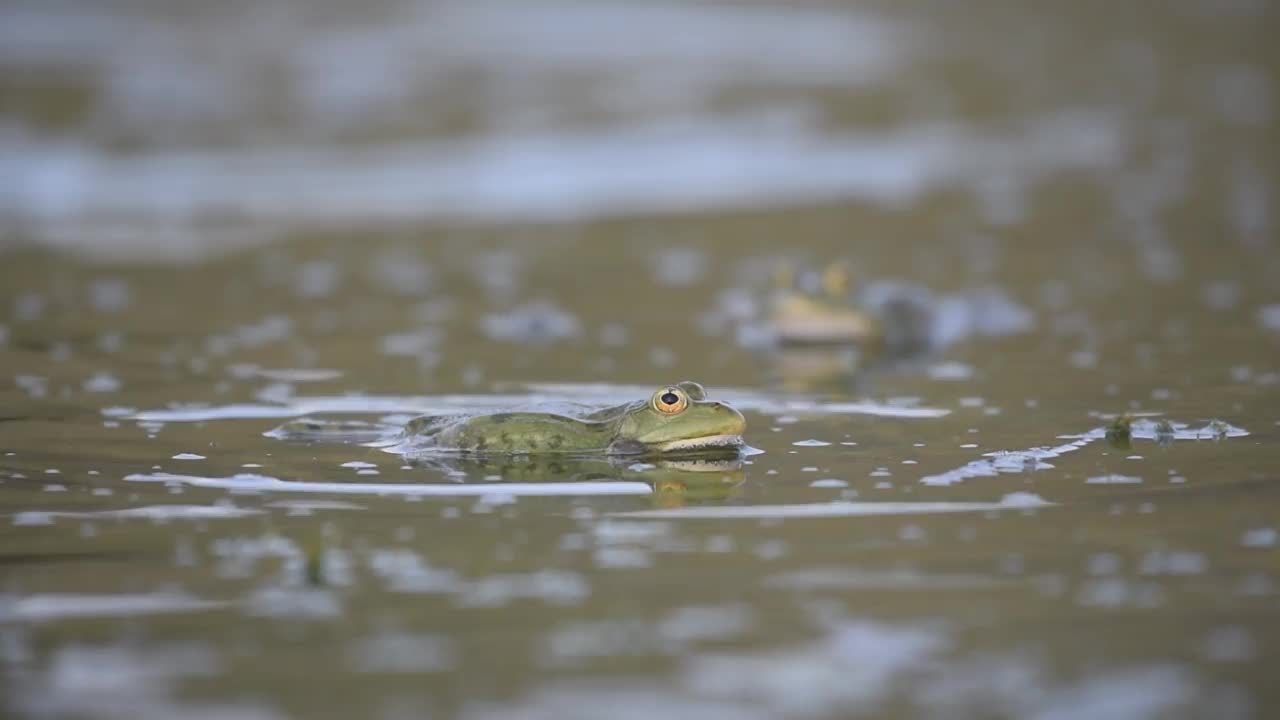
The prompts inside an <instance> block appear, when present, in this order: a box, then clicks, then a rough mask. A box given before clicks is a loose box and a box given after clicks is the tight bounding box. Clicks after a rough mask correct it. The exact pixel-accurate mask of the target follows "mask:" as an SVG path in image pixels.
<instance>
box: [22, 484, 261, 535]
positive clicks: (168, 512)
mask: <svg viewBox="0 0 1280 720" xmlns="http://www.w3.org/2000/svg"><path fill="white" fill-rule="evenodd" d="M126 479H128V478H126ZM262 512H263V511H261V510H255V509H253V508H242V507H235V506H234V505H145V506H143V507H135V508H123V509H119V510H85V511H80V512H73V511H67V510H27V511H24V512H20V513H14V515H13V522H14V524H15V525H44V524H48V523H49V522H50V521H51V520H52V519H54V518H79V519H82V520H106V519H119V520H128V519H133V518H145V519H149V520H159V521H163V520H215V519H221V518H239V517H248V516H251V515H261V514H262Z"/></svg>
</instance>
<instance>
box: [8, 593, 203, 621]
mask: <svg viewBox="0 0 1280 720" xmlns="http://www.w3.org/2000/svg"><path fill="white" fill-rule="evenodd" d="M226 604H227V603H224V602H218V601H212V600H202V599H200V598H197V597H193V596H191V595H187V594H185V593H174V592H157V593H132V594H130V593H121V594H80V593H43V594H36V595H21V596H16V597H14V596H5V595H0V621H8V622H51V621H57V620H66V619H70V618H94V617H102V618H107V617H133V616H137V615H157V614H162V613H179V612H198V611H201V610H211V609H217V608H221V607H225V606H226Z"/></svg>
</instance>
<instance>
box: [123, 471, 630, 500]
mask: <svg viewBox="0 0 1280 720" xmlns="http://www.w3.org/2000/svg"><path fill="white" fill-rule="evenodd" d="M125 480H127V481H129V482H158V483H181V484H183V485H190V486H192V487H201V488H217V489H223V490H256V491H259V492H295V493H329V494H334V495H391V496H429V497H459V496H492V495H493V494H494V493H501V494H505V495H512V496H555V495H649V494H652V492H653V488H651V487H650V486H649V485H648V484H646V483H642V482H627V481H620V482H564V483H518V482H511V483H450V484H423V483H417V484H415V483H360V482H310V481H288V480H281V479H279V478H275V477H271V476H269V475H254V474H248V473H242V474H237V475H232V476H231V477H221V478H214V477H201V476H198V475H174V474H171V473H136V474H133V475H127V476H125Z"/></svg>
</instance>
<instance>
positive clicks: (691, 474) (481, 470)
mask: <svg viewBox="0 0 1280 720" xmlns="http://www.w3.org/2000/svg"><path fill="white" fill-rule="evenodd" d="M406 460H407V462H409V463H410V464H411V465H413V466H416V467H427V468H433V469H435V470H438V471H442V472H445V473H447V474H448V475H449V477H450V478H451V479H452V480H453V481H455V482H464V483H469V482H477V483H480V482H485V483H490V482H493V480H494V479H495V478H501V480H502V482H505V483H584V482H592V481H605V482H608V481H615V480H621V481H628V482H642V483H644V484H646V485H648V486H649V487H650V488H652V489H653V493H652V494H651V495H650V499H651V501H652V502H653V504H654V505H655V506H657V507H680V506H683V505H687V504H690V503H692V504H699V503H720V502H724V501H725V500H728V499H729V498H731V497H733V496H734V495H736V494H737V493H738V492H739V491H740V490H741V488H742V485H743V482H744V481H745V479H746V474H745V470H744V469H743V464H744V463H743V458H742V456H741V455H740V454H738V453H737V451H736V450H734V451H733V453H732V454H725V453H719V454H703V455H698V456H684V457H681V458H670V457H665V456H652V457H646V458H644V459H638V458H635V457H627V456H620V455H612V456H594V457H593V456H574V455H564V454H559V455H556V454H534V455H494V454H489V455H462V454H454V455H440V454H429V453H428V454H422V455H416V456H415V455H408V456H406Z"/></svg>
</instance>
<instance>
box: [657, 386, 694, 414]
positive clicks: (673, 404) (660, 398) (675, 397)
mask: <svg viewBox="0 0 1280 720" xmlns="http://www.w3.org/2000/svg"><path fill="white" fill-rule="evenodd" d="M688 406H689V398H688V396H687V395H685V393H684V391H683V390H681V389H680V388H677V387H669V388H663V389H661V390H659V391H658V392H656V393H654V394H653V409H654V410H657V411H658V412H660V413H663V414H666V415H675V414H676V413H678V412H681V411H682V410H684V409H685V408H686V407H688Z"/></svg>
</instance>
